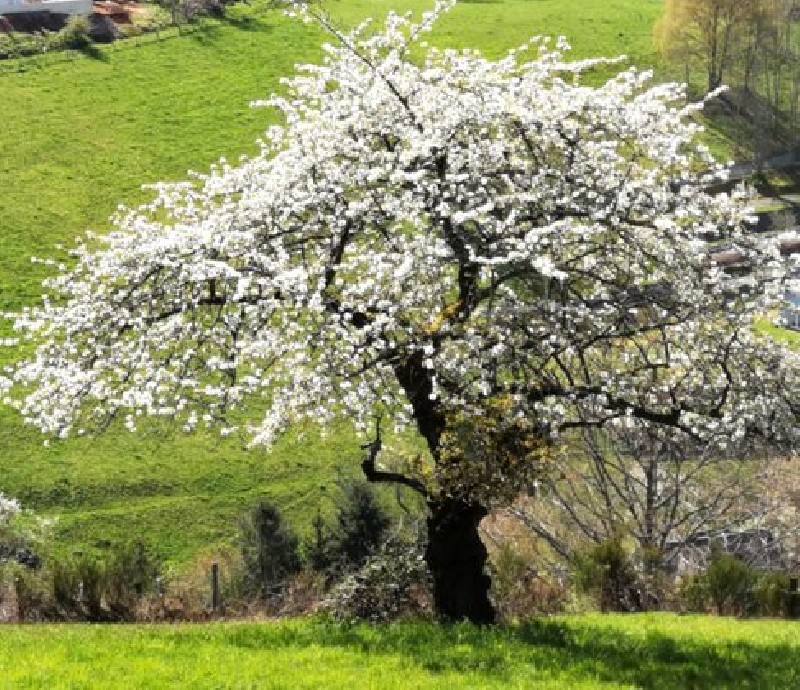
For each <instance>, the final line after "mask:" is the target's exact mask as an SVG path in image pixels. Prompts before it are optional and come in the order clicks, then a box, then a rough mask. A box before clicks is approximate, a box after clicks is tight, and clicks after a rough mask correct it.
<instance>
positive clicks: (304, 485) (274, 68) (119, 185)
mask: <svg viewBox="0 0 800 690" xmlns="http://www.w3.org/2000/svg"><path fill="white" fill-rule="evenodd" d="M431 4H432V3H431V2H423V1H422V0H403V1H399V0H398V2H394V0H391V1H389V0H336V1H334V2H329V3H328V7H329V9H330V12H331V13H332V15H333V17H334V19H335V20H336V21H337V22H339V23H340V24H342V25H352V24H354V23H355V22H357V21H359V20H361V19H362V18H364V17H366V16H370V15H372V16H380V15H383V14H385V13H386V12H387V11H388V10H389V9H390V8H394V9H397V10H398V11H405V10H407V9H414V10H421V9H428V8H429V7H430V6H431ZM661 8H662V2H661V0H608V1H606V2H602V3H600V2H595V0H501V1H491V2H486V1H483V2H477V1H474V0H473V1H472V2H469V1H468V2H465V3H464V4H462V5H460V6H458V7H457V8H456V9H455V10H454V11H453V12H452V13H451V14H450V15H449V16H448V17H446V18H445V19H444V21H443V22H442V24H441V26H440V28H439V29H438V31H437V33H436V34H435V36H434V37H433V38H432V40H433V41H435V42H437V43H440V44H446V45H453V46H472V47H479V48H481V49H483V50H484V51H485V52H486V53H487V54H488V55H490V56H498V55H500V54H501V53H502V52H503V51H505V50H506V49H507V48H509V47H511V46H515V45H518V44H520V43H522V42H524V41H525V40H526V39H527V38H528V37H530V36H531V35H534V34H551V35H559V34H564V35H567V36H568V37H569V38H570V40H571V41H572V43H573V47H574V54H575V56H576V57H585V56H587V55H598V54H599V55H617V54H620V53H627V54H628V55H630V56H631V57H632V61H633V62H636V63H639V64H643V65H645V66H648V65H651V64H652V63H653V61H654V59H655V58H654V54H653V49H652V45H651V40H650V36H651V26H652V24H653V22H654V21H655V19H656V17H657V16H658V14H659V13H660V11H661ZM322 40H323V37H322V34H321V33H320V32H319V31H318V30H317V29H315V28H314V27H308V26H304V25H302V24H300V23H297V22H293V21H291V20H288V19H287V18H285V17H283V15H282V14H281V13H280V12H277V11H264V10H262V9H260V8H259V6H258V5H251V6H237V7H234V8H231V10H230V16H229V19H228V20H226V21H223V22H207V23H205V24H204V25H202V26H200V27H197V28H194V29H193V30H191V31H190V32H188V33H185V34H184V35H180V36H179V35H177V33H176V32H174V31H172V32H165V33H163V34H161V35H160V36H154V35H151V36H146V37H143V38H142V39H135V40H132V41H127V42H123V43H119V44H117V45H114V46H111V47H108V48H101V49H99V51H98V52H97V54H96V56H95V57H94V58H92V57H87V56H82V55H74V54H62V55H50V56H43V57H41V58H36V59H27V60H20V61H8V62H4V63H0V93H2V96H1V97H0V122H2V123H3V125H2V127H0V189H1V190H2V193H1V194H0V229H1V230H2V232H0V311H6V310H9V309H17V308H19V307H21V306H23V305H26V304H30V303H33V302H35V301H36V300H37V299H38V298H39V294H40V292H41V289H40V281H41V279H42V278H43V277H44V275H45V272H44V270H43V269H41V268H40V267H39V266H34V265H31V263H30V261H29V257H30V256H32V255H35V256H40V257H49V256H53V255H54V254H58V252H56V250H55V249H54V246H55V245H56V243H64V244H65V245H67V246H70V245H71V244H72V243H73V241H74V238H75V237H76V236H78V235H80V234H82V233H83V231H84V230H85V229H87V228H92V229H101V230H102V229H103V228H105V227H107V218H108V217H109V215H111V214H112V213H113V212H114V211H115V209H116V207H117V204H118V203H120V202H124V203H125V204H128V205H132V204H136V203H139V202H141V201H143V200H144V199H145V198H146V192H142V191H141V190H140V185H141V184H143V183H152V182H156V181H158V180H165V179H166V180H177V179H181V178H183V177H184V176H185V174H186V171H187V170H188V169H195V170H201V171H202V170H205V169H207V167H208V166H209V165H210V164H211V163H213V162H215V161H216V160H217V159H218V158H219V157H220V156H226V157H227V158H228V159H230V160H236V159H237V158H238V157H239V156H240V155H242V154H247V153H253V152H255V146H254V141H255V140H256V138H257V137H258V136H259V135H260V133H261V132H262V131H264V130H265V129H266V127H267V126H268V125H269V124H270V123H272V122H274V121H275V114H274V113H271V112H269V111H265V110H263V109H259V110H254V109H252V108H250V107H249V103H250V101H252V100H253V99H258V98H263V97H265V96H267V95H268V94H270V93H271V92H273V91H275V90H276V89H279V88H280V87H279V79H280V78H281V77H283V76H286V75H289V74H291V73H292V72H293V66H294V65H295V64H296V63H303V62H310V61H316V60H318V59H319V57H320V55H321V51H320V49H319V46H320V44H321V42H322ZM0 333H2V330H0ZM13 354H14V353H13V352H2V353H0V361H2V360H3V359H5V360H6V361H7V360H8V358H9V357H11V356H13ZM357 442H358V441H357V439H355V438H354V436H353V434H352V432H351V431H349V430H348V429H347V428H346V427H343V428H341V429H335V430H333V432H332V433H331V435H330V437H329V438H328V439H327V440H322V439H320V438H319V436H318V434H317V433H316V432H315V431H313V430H312V431H311V433H310V439H309V440H308V441H300V440H298V439H297V438H296V437H292V438H289V439H286V440H285V441H283V442H281V443H280V444H278V446H277V447H276V448H275V449H274V450H273V451H272V452H269V453H267V452H265V451H246V450H244V449H243V446H244V441H243V440H242V439H233V440H227V441H221V440H219V439H218V438H216V437H214V436H210V435H199V436H194V437H187V436H183V435H181V434H179V433H173V432H170V430H169V429H166V428H163V427H161V426H158V425H153V426H151V427H150V428H149V429H148V430H147V431H146V432H144V433H142V434H139V435H137V436H132V435H130V434H128V433H127V432H126V431H123V430H122V429H121V428H117V427H114V428H112V429H111V430H110V431H109V432H108V433H107V434H106V435H105V436H103V437H101V438H98V439H95V440H87V439H78V440H69V441H66V442H63V443H58V444H55V445H54V446H53V447H50V448H44V447H43V446H42V439H41V438H40V437H39V436H38V434H37V433H36V432H35V431H34V430H32V429H29V428H26V427H24V426H23V425H22V423H21V421H20V419H19V418H18V417H17V416H16V415H15V414H14V413H13V412H11V411H9V410H5V409H2V410H0V491H2V492H5V493H7V494H10V495H13V496H17V497H19V498H21V499H22V500H23V501H24V502H25V504H26V505H28V506H29V507H32V508H34V509H36V510H38V511H40V512H42V513H44V514H48V515H58V516H60V520H59V522H58V527H57V536H58V540H59V543H60V544H61V545H62V547H63V548H74V549H81V550H83V549H86V548H93V547H95V548H103V547H104V546H105V545H107V544H108V543H109V542H110V541H119V540H122V539H125V538H130V537H144V538H145V539H146V540H147V541H148V542H150V543H151V544H152V545H153V546H154V547H155V548H156V549H157V551H158V552H159V553H160V554H161V555H163V556H164V557H165V558H168V559H170V560H172V561H175V562H180V561H185V560H187V559H189V558H190V557H191V556H192V554H193V553H195V552H196V551H197V550H199V549H202V548H204V547H208V546H213V545H215V544H218V543H224V542H229V541H231V540H232V539H233V538H234V535H235V532H236V527H237V525H236V523H237V519H238V516H239V515H240V514H242V513H243V512H244V511H245V510H246V509H247V508H248V507H249V506H250V505H251V504H252V503H253V502H254V501H255V498H256V497H257V496H259V495H264V494H266V495H269V496H270V497H271V498H273V499H274V500H275V501H276V502H277V503H278V505H279V506H280V507H281V508H283V509H284V510H286V511H287V513H288V515H289V517H290V518H291V519H292V520H293V521H294V522H295V524H296V525H298V527H299V528H300V529H301V530H302V529H304V528H305V527H306V526H307V525H308V522H309V520H310V518H311V516H312V515H313V513H314V510H313V509H314V506H315V505H316V504H317V503H318V502H320V501H321V502H322V503H323V504H324V503H325V501H326V499H325V494H324V492H321V491H320V486H330V485H331V482H332V480H333V478H334V477H335V475H336V471H337V470H336V468H337V466H340V465H343V464H344V465H347V466H351V467H353V466H355V461H356V460H357V459H358V457H359V450H358V447H357ZM323 507H324V506H323Z"/></svg>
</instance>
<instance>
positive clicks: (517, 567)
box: [492, 543, 569, 621]
mask: <svg viewBox="0 0 800 690" xmlns="http://www.w3.org/2000/svg"><path fill="white" fill-rule="evenodd" d="M492 599H493V601H494V604H495V606H496V607H497V611H498V613H499V614H500V616H501V618H503V619H504V620H506V621H514V620H521V619H525V618H530V617H532V616H536V615H542V614H553V613H560V612H562V611H564V610H565V608H566V606H567V602H568V599H569V591H568V588H567V587H565V586H563V585H561V584H558V583H555V582H551V581H549V580H548V579H546V578H543V577H540V576H539V574H538V573H537V572H536V571H535V569H534V568H532V567H531V561H530V559H528V558H526V557H525V556H523V555H521V554H520V553H518V552H517V551H516V549H515V548H514V547H513V546H512V545H511V544H507V543H504V544H502V545H501V546H500V547H499V548H498V549H497V551H496V552H495V554H494V556H493V558H492Z"/></svg>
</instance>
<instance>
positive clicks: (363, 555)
mask: <svg viewBox="0 0 800 690" xmlns="http://www.w3.org/2000/svg"><path fill="white" fill-rule="evenodd" d="M341 486H342V498H341V501H340V503H339V506H338V514H337V517H336V532H335V533H334V535H333V537H332V539H331V549H332V553H331V555H330V560H331V562H332V563H333V564H334V567H336V566H337V565H338V567H339V568H340V569H341V570H343V571H347V570H354V569H358V568H360V567H361V566H363V565H364V564H365V563H366V562H367V559H368V558H369V557H370V556H371V555H372V554H374V553H375V552H376V550H377V549H378V547H379V546H380V545H381V542H382V541H383V540H384V539H385V537H386V533H387V530H388V529H389V525H390V524H391V519H390V518H389V516H388V515H387V514H386V511H385V510H384V509H383V508H382V507H381V505H380V504H379V503H378V499H377V498H376V496H375V491H374V490H373V488H372V486H370V485H369V484H368V483H367V482H364V481H347V482H344V483H343V484H342V485H341Z"/></svg>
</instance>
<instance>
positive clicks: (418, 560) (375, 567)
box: [321, 536, 433, 622]
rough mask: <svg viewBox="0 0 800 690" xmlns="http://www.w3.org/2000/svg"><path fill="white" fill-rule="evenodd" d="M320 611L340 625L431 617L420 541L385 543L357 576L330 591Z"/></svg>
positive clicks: (354, 574) (429, 590)
mask: <svg viewBox="0 0 800 690" xmlns="http://www.w3.org/2000/svg"><path fill="white" fill-rule="evenodd" d="M321 609H322V611H324V612H326V613H328V614H330V615H331V616H332V617H333V618H334V619H336V620H341V621H348V620H366V621H372V622H385V621H391V620H397V619H399V618H410V617H429V616H431V615H432V612H433V606H432V597H431V583H430V574H429V572H428V568H427V566H426V564H425V558H424V549H423V547H422V545H421V543H420V541H419V540H417V541H409V540H408V539H404V538H402V537H399V536H394V537H393V538H391V539H389V540H387V541H386V542H385V543H384V544H383V545H382V546H381V547H380V548H379V549H378V551H377V552H376V553H375V554H373V555H372V556H370V557H369V558H368V559H367V560H366V562H365V563H364V565H363V566H362V567H361V568H360V569H359V570H358V572H356V573H352V574H350V575H348V576H347V577H345V579H344V580H342V581H341V582H340V583H339V584H338V585H336V587H334V588H333V590H332V591H331V594H330V596H329V597H328V598H327V599H326V600H325V601H324V602H323V604H322V607H321Z"/></svg>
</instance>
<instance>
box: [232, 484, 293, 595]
mask: <svg viewBox="0 0 800 690" xmlns="http://www.w3.org/2000/svg"><path fill="white" fill-rule="evenodd" d="M242 561H243V564H244V578H245V592H246V593H247V594H249V595H250V596H254V597H257V598H259V599H261V600H267V599H270V598H272V597H275V596H279V595H280V594H281V591H282V589H283V587H284V585H285V584H286V582H287V580H288V579H289V578H290V577H291V576H292V575H294V574H295V573H297V572H298V571H299V570H300V558H299V556H298V554H297V537H296V536H295V535H294V533H293V532H292V531H291V529H290V528H289V526H288V525H287V524H286V523H285V521H284V520H283V518H282V516H281V514H280V511H279V510H278V509H277V508H276V507H275V506H274V505H272V504H271V503H270V502H269V501H267V500H262V501H261V502H260V503H259V504H258V505H257V506H256V507H255V508H254V509H253V511H252V512H251V514H250V516H249V517H248V518H247V519H246V520H245V521H244V523H243V525H242Z"/></svg>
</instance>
